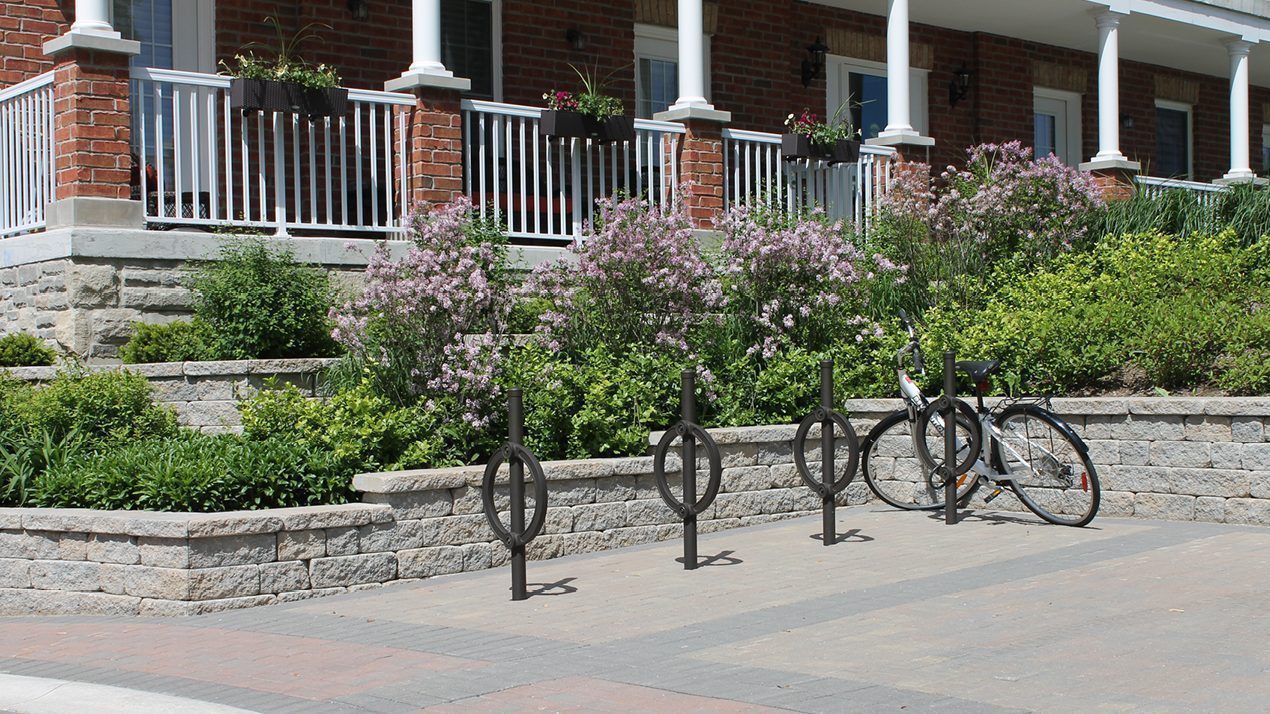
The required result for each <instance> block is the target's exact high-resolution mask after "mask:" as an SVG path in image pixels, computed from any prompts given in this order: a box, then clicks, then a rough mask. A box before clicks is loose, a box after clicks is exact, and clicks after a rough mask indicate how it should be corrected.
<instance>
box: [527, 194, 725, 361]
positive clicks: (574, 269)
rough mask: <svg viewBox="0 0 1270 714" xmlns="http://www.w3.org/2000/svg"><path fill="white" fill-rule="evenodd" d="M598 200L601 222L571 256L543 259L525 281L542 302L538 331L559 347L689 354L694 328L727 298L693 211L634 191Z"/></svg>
mask: <svg viewBox="0 0 1270 714" xmlns="http://www.w3.org/2000/svg"><path fill="white" fill-rule="evenodd" d="M597 205H598V207H599V216H598V220H597V222H596V224H597V225H596V227H595V228H593V229H588V231H587V233H586V234H585V236H584V238H583V239H582V241H580V242H579V243H577V244H575V245H574V246H573V249H572V250H573V256H571V258H570V259H563V260H559V261H556V262H554V263H548V264H544V265H542V266H540V267H539V268H538V269H536V270H535V271H534V273H533V274H532V275H531V276H530V279H529V281H528V282H527V284H526V287H525V290H524V294H525V295H526V296H527V297H529V298H531V299H536V300H539V301H541V303H542V306H543V309H542V312H541V313H540V316H539V323H538V325H537V327H536V330H537V332H538V333H539V334H541V335H543V336H544V338H545V340H546V343H547V345H548V347H549V348H550V349H551V350H552V351H556V352H560V351H564V352H567V353H571V354H577V353H579V352H582V351H585V350H586V349H588V348H589V347H591V346H594V345H598V344H606V345H610V346H613V347H614V348H620V349H641V348H671V349H674V350H678V351H680V352H682V353H688V352H689V351H690V347H689V344H688V335H689V332H690V331H691V330H692V329H693V328H694V327H695V326H696V325H698V324H699V323H700V322H701V320H703V319H705V317H706V316H708V315H711V314H714V313H717V312H718V310H719V308H720V307H721V306H722V304H723V294H722V289H721V288H720V285H719V281H718V278H717V277H716V275H715V273H714V270H713V269H712V268H711V266H710V264H709V263H708V262H707V261H706V260H705V258H703V257H702V254H701V249H700V247H699V245H698V243H697V239H696V237H695V236H694V235H693V230H692V222H691V221H690V220H689V218H688V214H687V213H686V211H685V210H684V209H683V208H682V206H680V207H676V208H661V207H656V206H648V205H647V204H645V203H644V202H642V201H640V200H639V199H635V198H630V199H625V200H621V201H616V200H604V201H599V202H597Z"/></svg>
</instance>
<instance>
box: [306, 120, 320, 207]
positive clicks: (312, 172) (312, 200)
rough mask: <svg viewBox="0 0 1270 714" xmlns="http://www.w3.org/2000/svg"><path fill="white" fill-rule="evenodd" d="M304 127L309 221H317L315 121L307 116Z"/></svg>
mask: <svg viewBox="0 0 1270 714" xmlns="http://www.w3.org/2000/svg"><path fill="white" fill-rule="evenodd" d="M305 123H306V124H308V126H307V127H306V132H305V133H306V134H308V137H309V223H317V222H318V220H319V219H318V215H319V205H320V204H319V203H318V192H317V175H318V172H317V166H316V164H315V162H316V161H317V157H318V152H317V137H316V136H314V134H315V133H316V131H317V122H316V121H314V120H313V118H312V117H310V118H309V120H308V121H307V122H305Z"/></svg>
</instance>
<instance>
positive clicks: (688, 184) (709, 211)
mask: <svg viewBox="0 0 1270 714" xmlns="http://www.w3.org/2000/svg"><path fill="white" fill-rule="evenodd" d="M684 128H686V129H687V130H688V131H687V133H686V134H684V135H683V136H682V137H681V139H680V142H679V156H678V157H673V156H671V157H669V159H670V160H671V161H674V160H675V159H676V158H677V159H678V161H679V180H680V185H682V186H684V191H683V193H682V194H681V195H680V196H679V200H680V201H683V203H684V206H685V208H687V211H688V215H689V217H691V218H692V226H693V228H697V229H701V230H710V229H713V228H714V224H715V220H716V219H717V218H719V216H720V215H722V213H723V125H722V124H720V123H718V122H712V121H706V120H701V119H697V120H688V121H685V122H684Z"/></svg>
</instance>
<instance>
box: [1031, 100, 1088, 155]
mask: <svg viewBox="0 0 1270 714" xmlns="http://www.w3.org/2000/svg"><path fill="white" fill-rule="evenodd" d="M1032 110H1033V132H1032V148H1033V150H1034V152H1035V156H1036V158H1038V159H1041V158H1044V157H1046V156H1049V155H1050V154H1053V155H1054V156H1057V157H1058V158H1059V160H1060V161H1062V162H1063V163H1065V164H1067V165H1068V166H1076V165H1077V164H1079V163H1080V160H1081V157H1080V149H1081V146H1080V95H1079V94H1076V93H1075V92H1064V91H1061V90H1057V89H1044V88H1041V87H1037V88H1036V89H1035V90H1034V92H1033V96H1032Z"/></svg>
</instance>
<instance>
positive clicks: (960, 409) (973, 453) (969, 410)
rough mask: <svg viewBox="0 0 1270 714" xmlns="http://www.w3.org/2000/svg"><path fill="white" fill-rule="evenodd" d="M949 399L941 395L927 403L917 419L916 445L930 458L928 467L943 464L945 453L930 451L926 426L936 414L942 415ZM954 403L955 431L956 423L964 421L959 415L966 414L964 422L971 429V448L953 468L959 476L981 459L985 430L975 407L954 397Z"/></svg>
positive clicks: (923, 454) (954, 473)
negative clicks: (980, 425) (937, 453)
mask: <svg viewBox="0 0 1270 714" xmlns="http://www.w3.org/2000/svg"><path fill="white" fill-rule="evenodd" d="M947 399H948V398H947V397H940V398H939V399H937V400H935V401H933V402H931V403H930V404H927V405H926V408H925V409H924V410H922V414H921V416H920V417H918V419H917V425H916V427H917V431H916V437H917V438H916V439H915V442H916V447H917V448H918V449H919V450H920V451H922V452H924V453H919V454H918V456H920V457H924V458H926V459H928V464H926V466H927V467H930V466H935V467H938V466H940V465H942V464H943V454H942V453H941V454H939V455H938V458H937V455H936V454H932V453H930V449H929V447H928V446H927V445H926V440H925V438H923V437H924V435H925V434H926V428H927V426H928V425H929V424H930V423H931V420H932V419H933V418H935V417H936V416H942V414H943V410H944V409H945V408H946V407H947V404H948V402H947ZM952 403H953V406H954V407H955V412H956V413H955V414H954V416H953V424H954V427H953V430H954V431H953V433H954V434H955V433H956V426H955V425H956V424H959V423H962V422H961V421H960V420H959V419H958V418H957V417H958V416H964V417H965V418H966V421H965V422H964V423H962V424H963V425H964V426H966V428H967V429H968V430H969V431H970V444H969V447H970V448H969V449H967V450H966V457H965V458H964V459H962V461H961V463H959V464H957V465H956V467H955V468H954V469H953V477H957V476H961V475H963V474H965V473H968V472H969V471H970V468H971V467H972V466H974V464H975V461H978V460H979V450H980V447H981V446H982V445H983V431H982V430H981V429H980V427H979V418H978V415H977V414H975V410H974V408H973V407H971V406H970V405H969V404H967V403H965V402H963V401H961V400H960V399H954V400H952ZM941 436H942V435H941Z"/></svg>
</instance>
